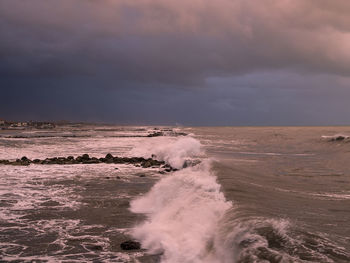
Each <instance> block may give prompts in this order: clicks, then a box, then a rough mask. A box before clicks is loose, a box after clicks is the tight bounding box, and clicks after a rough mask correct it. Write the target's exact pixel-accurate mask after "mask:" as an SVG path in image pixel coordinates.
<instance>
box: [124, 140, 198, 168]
mask: <svg viewBox="0 0 350 263" xmlns="http://www.w3.org/2000/svg"><path fill="white" fill-rule="evenodd" d="M200 154H201V144H200V142H199V141H198V140H196V139H194V138H192V137H181V138H179V139H177V138H170V137H156V138H151V139H150V140H149V141H147V142H144V143H143V144H142V145H140V146H138V147H136V148H134V149H132V150H131V152H130V155H133V156H142V157H145V158H150V157H152V155H153V156H154V155H155V158H156V159H157V160H161V161H165V162H167V163H169V164H170V165H171V166H172V167H174V168H177V169H180V168H182V166H183V164H184V162H185V161H186V159H189V158H194V157H196V156H198V155H200Z"/></svg>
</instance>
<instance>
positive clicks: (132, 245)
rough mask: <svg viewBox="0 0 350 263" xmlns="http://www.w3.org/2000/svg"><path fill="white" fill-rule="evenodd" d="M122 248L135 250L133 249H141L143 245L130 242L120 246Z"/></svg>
mask: <svg viewBox="0 0 350 263" xmlns="http://www.w3.org/2000/svg"><path fill="white" fill-rule="evenodd" d="M120 248H121V249H123V250H133V249H140V248H141V244H140V242H137V241H133V240H128V241H125V242H123V243H121V244H120Z"/></svg>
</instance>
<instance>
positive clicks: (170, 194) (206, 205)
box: [130, 162, 231, 263]
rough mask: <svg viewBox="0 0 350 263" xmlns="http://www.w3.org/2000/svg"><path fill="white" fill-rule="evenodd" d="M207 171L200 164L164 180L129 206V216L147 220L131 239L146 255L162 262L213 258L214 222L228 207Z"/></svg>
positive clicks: (213, 178)
mask: <svg viewBox="0 0 350 263" xmlns="http://www.w3.org/2000/svg"><path fill="white" fill-rule="evenodd" d="M209 167H210V164H208V162H204V163H202V164H201V165H198V166H196V167H191V168H186V169H183V170H181V171H178V172H176V173H174V174H173V175H171V176H167V177H164V178H163V179H161V180H160V181H159V182H158V183H157V184H156V185H154V187H153V188H152V189H151V191H150V192H148V193H147V194H146V195H145V196H143V197H140V198H138V199H136V200H134V201H132V202H131V208H130V210H131V211H132V212H134V213H142V214H145V215H146V216H147V220H146V221H145V222H144V223H142V224H141V225H139V226H136V227H135V228H134V229H133V231H132V235H133V236H134V237H135V238H136V239H138V240H140V241H141V243H142V246H143V247H144V248H146V249H148V250H149V252H150V253H163V255H162V262H169V263H175V262H206V261H207V259H208V260H209V258H212V257H213V255H212V253H213V251H212V247H213V242H214V237H215V235H216V232H217V230H218V229H217V228H218V222H219V220H220V219H221V217H222V216H223V215H224V213H225V211H227V209H229V208H230V207H231V203H230V202H227V201H226V199H225V197H224V195H223V193H222V192H221V191H220V185H219V184H218V183H217V182H216V177H215V176H213V175H212V174H211V172H210V171H209ZM212 259H213V258H212ZM207 262H215V261H212V260H210V261H207Z"/></svg>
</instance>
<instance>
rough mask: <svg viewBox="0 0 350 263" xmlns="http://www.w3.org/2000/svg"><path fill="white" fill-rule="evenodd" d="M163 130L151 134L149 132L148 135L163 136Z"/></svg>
mask: <svg viewBox="0 0 350 263" xmlns="http://www.w3.org/2000/svg"><path fill="white" fill-rule="evenodd" d="M163 135H164V134H163V132H154V133H151V134H148V135H147V137H158V136H163Z"/></svg>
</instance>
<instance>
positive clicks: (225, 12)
mask: <svg viewBox="0 0 350 263" xmlns="http://www.w3.org/2000/svg"><path fill="white" fill-rule="evenodd" d="M349 14H350V1H348V0H332V1H329V0H259V1H247V0H215V1H213V0H177V1H173V0H137V1H132V0H60V1H57V0H30V1H26V0H0V119H8V120H68V121H86V122H104V123H116V124H142V125H144V124H150V125H157V124H164V125H203V126H205V125H223V126H230V125H349V124H350V117H349V116H350V103H349V101H350V15H349Z"/></svg>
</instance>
